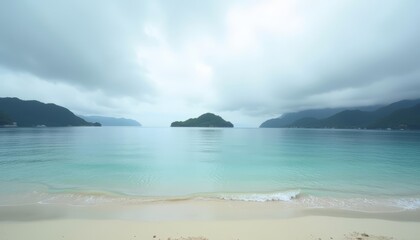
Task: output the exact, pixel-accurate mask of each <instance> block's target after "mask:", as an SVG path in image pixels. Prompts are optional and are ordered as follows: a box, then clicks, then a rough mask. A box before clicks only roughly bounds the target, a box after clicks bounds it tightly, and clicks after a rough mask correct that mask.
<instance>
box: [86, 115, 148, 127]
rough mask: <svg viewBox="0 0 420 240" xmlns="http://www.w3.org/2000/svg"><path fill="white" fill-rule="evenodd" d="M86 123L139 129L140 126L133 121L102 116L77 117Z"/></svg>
mask: <svg viewBox="0 0 420 240" xmlns="http://www.w3.org/2000/svg"><path fill="white" fill-rule="evenodd" d="M79 117H81V118H83V119H84V120H86V121H88V122H98V123H100V124H102V126H136V127H140V126H141V124H140V123H139V122H137V121H136V120H133V119H127V118H114V117H104V116H81V115H80V116H79Z"/></svg>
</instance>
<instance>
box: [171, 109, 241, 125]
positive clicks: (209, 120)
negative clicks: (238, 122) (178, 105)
mask: <svg viewBox="0 0 420 240" xmlns="http://www.w3.org/2000/svg"><path fill="white" fill-rule="evenodd" d="M171 127H220V128H222V127H223V128H232V127H233V124H232V123H231V122H228V121H225V120H224V119H223V118H222V117H220V116H218V115H215V114H213V113H205V114H203V115H201V116H199V117H198V118H190V119H188V120H186V121H176V122H173V123H172V124H171Z"/></svg>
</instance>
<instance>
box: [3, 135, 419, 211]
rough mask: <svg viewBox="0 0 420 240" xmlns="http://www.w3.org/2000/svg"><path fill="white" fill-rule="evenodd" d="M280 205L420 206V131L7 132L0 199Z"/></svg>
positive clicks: (6, 201)
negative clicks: (212, 200) (226, 202)
mask: <svg viewBox="0 0 420 240" xmlns="http://www.w3.org/2000/svg"><path fill="white" fill-rule="evenodd" d="M183 199H204V200H206V199H222V200H227V201H257V202H260V201H261V202H264V201H283V202H289V203H290V204H299V205H303V206H305V207H309V208H328V207H331V208H343V209H355V210H369V209H375V210H381V209H383V210H398V209H400V210H404V209H405V210H411V209H417V208H420V132H410V131H367V130H309V129H235V128H234V129H206V128H138V127H101V128H93V127H72V128H15V129H0V204H1V205H17V204H28V203H62V202H64V203H70V204H82V205H83V204H101V203H102V204H103V203H110V202H128V203H141V202H144V201H155V200H159V201H164V200H177V201H178V200H183Z"/></svg>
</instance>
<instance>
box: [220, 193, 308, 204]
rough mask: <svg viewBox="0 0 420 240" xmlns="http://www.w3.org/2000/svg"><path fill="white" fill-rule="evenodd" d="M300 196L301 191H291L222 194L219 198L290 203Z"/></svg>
mask: <svg viewBox="0 0 420 240" xmlns="http://www.w3.org/2000/svg"><path fill="white" fill-rule="evenodd" d="M299 194H300V190H291V191H284V192H272V193H229V194H221V195H219V196H217V198H219V199H222V200H232V201H245V202H269V201H283V202H288V201H291V200H293V199H296V198H297V197H298V195H299Z"/></svg>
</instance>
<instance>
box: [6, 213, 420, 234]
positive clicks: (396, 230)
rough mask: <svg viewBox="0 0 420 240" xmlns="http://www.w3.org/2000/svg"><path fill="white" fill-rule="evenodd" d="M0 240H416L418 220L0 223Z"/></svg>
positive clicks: (308, 218) (419, 230)
mask: <svg viewBox="0 0 420 240" xmlns="http://www.w3.org/2000/svg"><path fill="white" fill-rule="evenodd" d="M0 239H2V240H20V239H21V240H38V239H39V240H48V239H51V240H57V239H77V240H82V239H103V240H111V239H112V240H114V239H119V240H122V239H145V240H147V239H150V240H154V239H156V240H157V239H160V240H167V239H171V240H204V239H208V240H238V239H239V240H247V239H249V240H256V239H258V240H260V239H261V240H263V239H264V240H270V239H272V240H279V239H305V240H307V239H309V240H319V239H322V240H332V239H343V240H350V239H352V240H353V239H354V240H374V239H376V240H379V239H380V240H389V239H400V240H403V239H405V240H418V239H420V222H413V221H390V220H381V219H365V218H343V217H329V216H305V217H295V218H287V219H272V220H229V221H226V220H223V221H219V220H204V221H133V220H105V219H102V220H95V219H56V220H37V221H13V222H8V221H2V222H0Z"/></svg>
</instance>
